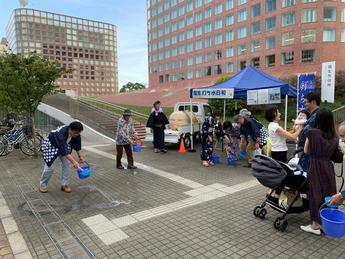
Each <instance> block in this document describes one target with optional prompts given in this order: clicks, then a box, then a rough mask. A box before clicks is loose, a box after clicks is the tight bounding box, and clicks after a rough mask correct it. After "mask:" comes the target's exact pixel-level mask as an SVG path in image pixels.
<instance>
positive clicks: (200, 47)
mask: <svg viewBox="0 0 345 259" xmlns="http://www.w3.org/2000/svg"><path fill="white" fill-rule="evenodd" d="M201 49H202V40H197V41H195V50H201Z"/></svg>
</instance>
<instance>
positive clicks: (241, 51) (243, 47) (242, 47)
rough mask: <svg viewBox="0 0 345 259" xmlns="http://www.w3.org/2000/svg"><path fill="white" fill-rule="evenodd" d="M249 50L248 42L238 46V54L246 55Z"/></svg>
mask: <svg viewBox="0 0 345 259" xmlns="http://www.w3.org/2000/svg"><path fill="white" fill-rule="evenodd" d="M246 52H247V48H246V44H241V45H239V46H238V48H237V55H245V54H246Z"/></svg>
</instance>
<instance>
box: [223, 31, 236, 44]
mask: <svg viewBox="0 0 345 259" xmlns="http://www.w3.org/2000/svg"><path fill="white" fill-rule="evenodd" d="M233 40H234V32H233V31H232V30H231V31H226V33H225V41H226V42H229V41H233Z"/></svg>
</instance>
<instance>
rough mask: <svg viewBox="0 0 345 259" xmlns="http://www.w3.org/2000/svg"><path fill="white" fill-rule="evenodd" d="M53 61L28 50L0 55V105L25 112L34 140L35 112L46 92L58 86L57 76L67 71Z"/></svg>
mask: <svg viewBox="0 0 345 259" xmlns="http://www.w3.org/2000/svg"><path fill="white" fill-rule="evenodd" d="M68 72H69V71H66V70H65V69H63V68H60V65H59V64H58V63H56V62H51V61H48V60H45V59H43V58H42V57H40V56H38V55H36V54H35V53H31V54H29V55H28V56H23V55H22V54H12V53H4V54H3V55H0V106H1V107H0V108H1V109H2V110H4V111H6V112H13V113H15V114H17V115H18V114H25V115H27V116H28V119H29V122H30V125H31V127H32V129H31V130H32V133H33V134H34V135H33V138H34V140H35V126H34V114H35V111H36V110H37V106H38V105H39V104H40V102H41V101H42V99H43V97H44V96H45V95H49V94H52V93H53V92H54V91H55V90H56V89H57V88H58V86H57V85H56V79H58V78H59V77H60V76H62V75H63V74H65V73H68Z"/></svg>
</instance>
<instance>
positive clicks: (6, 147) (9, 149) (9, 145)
mask: <svg viewBox="0 0 345 259" xmlns="http://www.w3.org/2000/svg"><path fill="white" fill-rule="evenodd" d="M1 143H2V145H3V146H4V149H3V150H2V152H1V151H0V152H1V156H7V155H8V154H9V153H11V152H12V151H13V149H14V146H13V144H12V143H10V142H8V141H7V140H5V139H3V140H2V141H1Z"/></svg>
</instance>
